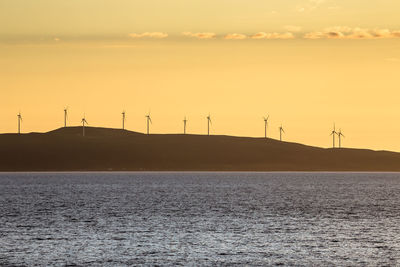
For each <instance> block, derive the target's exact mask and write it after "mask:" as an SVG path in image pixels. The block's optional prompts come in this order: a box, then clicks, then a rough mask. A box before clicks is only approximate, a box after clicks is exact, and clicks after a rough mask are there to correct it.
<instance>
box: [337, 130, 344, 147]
mask: <svg viewBox="0 0 400 267" xmlns="http://www.w3.org/2000/svg"><path fill="white" fill-rule="evenodd" d="M337 135H338V137H339V148H341V147H342V138H341V137H342V136H343V137H345V136H344V135H343V134H342V129H339V132H338V133H337Z"/></svg>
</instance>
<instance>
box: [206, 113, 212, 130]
mask: <svg viewBox="0 0 400 267" xmlns="http://www.w3.org/2000/svg"><path fill="white" fill-rule="evenodd" d="M210 124H212V123H211V116H210V114H208V116H207V135H210Z"/></svg>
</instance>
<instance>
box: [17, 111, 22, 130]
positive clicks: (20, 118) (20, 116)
mask: <svg viewBox="0 0 400 267" xmlns="http://www.w3.org/2000/svg"><path fill="white" fill-rule="evenodd" d="M17 118H18V134H21V122H22V115H21V112H19V113H18V115H17Z"/></svg>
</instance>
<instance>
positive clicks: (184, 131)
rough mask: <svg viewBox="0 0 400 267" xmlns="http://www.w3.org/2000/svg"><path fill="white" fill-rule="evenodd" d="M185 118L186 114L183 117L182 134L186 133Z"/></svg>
mask: <svg viewBox="0 0 400 267" xmlns="http://www.w3.org/2000/svg"><path fill="white" fill-rule="evenodd" d="M187 121H188V120H187V119H186V116H185V118H184V119H183V134H186V123H187Z"/></svg>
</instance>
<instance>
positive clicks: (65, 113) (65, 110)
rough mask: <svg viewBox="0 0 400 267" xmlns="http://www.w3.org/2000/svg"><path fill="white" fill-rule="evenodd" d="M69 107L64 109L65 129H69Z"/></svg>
mask: <svg viewBox="0 0 400 267" xmlns="http://www.w3.org/2000/svg"><path fill="white" fill-rule="evenodd" d="M67 118H68V107H66V108H64V127H67Z"/></svg>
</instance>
